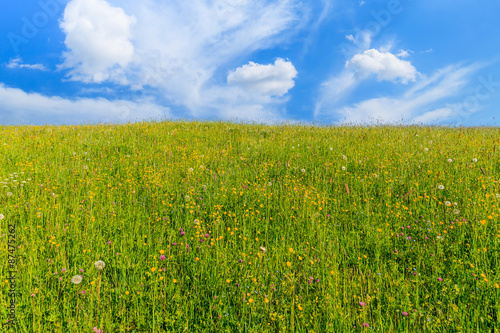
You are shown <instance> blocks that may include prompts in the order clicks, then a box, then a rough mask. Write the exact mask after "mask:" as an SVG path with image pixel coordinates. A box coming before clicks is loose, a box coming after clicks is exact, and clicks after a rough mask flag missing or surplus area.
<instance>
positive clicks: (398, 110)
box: [315, 64, 482, 124]
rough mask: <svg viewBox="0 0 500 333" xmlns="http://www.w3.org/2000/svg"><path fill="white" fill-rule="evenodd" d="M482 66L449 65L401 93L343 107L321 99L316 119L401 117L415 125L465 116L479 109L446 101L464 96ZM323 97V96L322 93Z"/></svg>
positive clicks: (385, 120) (389, 120) (383, 119)
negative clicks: (474, 74)
mask: <svg viewBox="0 0 500 333" xmlns="http://www.w3.org/2000/svg"><path fill="white" fill-rule="evenodd" d="M481 66H482V65H478V64H473V65H470V66H466V67H460V66H448V67H446V68H443V69H441V70H439V71H437V72H436V73H435V74H434V75H432V76H431V77H429V78H426V77H423V78H422V80H421V81H420V82H417V83H416V84H415V85H414V86H413V87H411V88H409V89H408V90H407V91H406V92H405V93H403V94H402V95H400V96H395V97H380V98H372V99H368V100H364V101H361V102H358V103H355V104H353V105H350V106H343V107H338V106H336V105H335V104H327V103H326V102H328V99H326V101H325V100H322V101H321V102H322V103H323V104H318V105H319V107H317V110H316V113H315V118H319V117H320V116H322V117H323V118H324V117H327V118H341V119H345V122H348V123H351V122H355V123H357V122H373V121H375V120H378V121H380V122H382V123H394V122H398V121H401V120H402V119H404V122H411V123H416V124H418V123H422V122H423V123H431V122H433V121H445V120H450V119H453V118H456V117H461V116H464V115H466V116H468V115H470V114H472V113H475V112H477V111H479V109H480V108H479V107H477V106H468V105H467V104H466V103H457V102H455V103H449V102H447V100H449V99H450V98H457V97H460V96H462V98H463V99H465V97H463V90H464V88H465V87H466V86H467V84H468V83H469V82H470V75H471V74H473V73H474V72H476V71H477V70H478V69H479V68H481ZM322 97H323V99H325V95H323V96H322ZM459 102H460V101H459ZM324 105H327V106H329V108H326V107H324ZM443 105H444V106H443Z"/></svg>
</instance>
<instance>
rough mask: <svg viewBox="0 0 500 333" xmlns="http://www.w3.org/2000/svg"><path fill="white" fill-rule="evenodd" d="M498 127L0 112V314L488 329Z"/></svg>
mask: <svg viewBox="0 0 500 333" xmlns="http://www.w3.org/2000/svg"><path fill="white" fill-rule="evenodd" d="M499 134H500V132H499V130H498V128H461V129H450V128H438V127H417V126H414V127H398V126H376V127H359V126H349V127H324V128H318V127H316V128H314V127H308V126H285V125H282V126H264V125H256V124H253V125H248V124H247V125H244V124H232V123H222V122H184V121H182V122H176V123H169V122H148V123H136V124H126V125H98V126H89V125H86V126H62V127H52V126H42V127H41V126H21V127H13V126H7V127H5V126H4V127H1V130H0V160H1V162H2V163H1V164H0V171H1V177H2V184H1V186H3V187H2V188H1V190H0V213H1V214H2V215H3V216H4V218H3V219H2V220H1V221H0V222H1V223H0V227H1V229H0V244H1V245H0V249H1V255H0V256H1V260H2V265H0V275H1V276H2V277H7V276H8V274H9V273H8V272H9V266H8V254H9V252H8V247H7V242H8V235H9V230H8V225H9V224H14V225H15V226H16V235H17V239H16V244H17V245H18V247H17V248H16V251H15V255H16V256H17V263H16V265H17V266H16V267H17V272H18V273H17V277H16V288H17V293H18V297H17V298H16V316H17V325H16V326H4V328H2V329H5V331H9V332H95V331H99V330H100V331H102V332H105V333H107V332H363V331H376V332H490V331H492V330H493V329H495V328H496V329H497V330H498V329H499V324H498V320H499V318H500V305H499V299H500V289H499V284H500V271H499V269H498V267H500V265H499V259H500V251H499V250H500V246H499V241H500V230H499V224H498V221H499V218H498V217H499V211H500V209H499V208H500V207H499V202H500V195H499V194H498V193H500V190H499V184H498V174H499V170H500V161H499V158H498V149H499V139H498V138H499V137H500V136H499ZM0 217H1V216H0ZM99 260H101V261H103V262H104V263H105V266H104V267H102V266H100V268H102V270H98V269H97V268H96V267H97V266H98V265H97V266H96V265H95V263H96V262H97V261H99ZM77 275H81V276H82V281H81V283H79V284H75V283H73V282H72V278H73V277H74V276H77ZM2 280H3V279H2ZM77 280H78V279H76V280H74V281H77ZM0 285H1V286H0V290H1V294H0V304H1V305H2V306H1V307H0V320H1V322H2V323H5V322H6V321H7V320H8V318H9V317H8V315H9V314H8V311H9V310H8V304H9V303H10V300H11V298H10V296H9V294H8V291H9V286H10V282H9V281H8V280H5V281H1V282H0Z"/></svg>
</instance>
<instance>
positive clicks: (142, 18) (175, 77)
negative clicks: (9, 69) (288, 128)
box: [65, 0, 307, 118]
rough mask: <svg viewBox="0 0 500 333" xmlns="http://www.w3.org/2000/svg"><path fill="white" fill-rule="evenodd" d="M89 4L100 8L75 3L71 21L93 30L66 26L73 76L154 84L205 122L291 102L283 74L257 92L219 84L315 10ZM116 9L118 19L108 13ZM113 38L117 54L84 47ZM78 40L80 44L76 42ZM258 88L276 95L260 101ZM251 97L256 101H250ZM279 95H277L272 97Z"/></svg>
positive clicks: (285, 4) (148, 0)
mask: <svg viewBox="0 0 500 333" xmlns="http://www.w3.org/2000/svg"><path fill="white" fill-rule="evenodd" d="M89 2H92V3H95V2H98V3H100V5H99V6H91V5H86V2H85V3H84V1H83V0H72V1H71V2H70V5H71V4H73V6H74V7H75V8H74V9H72V10H70V11H69V13H73V12H76V13H77V14H74V15H73V16H71V17H72V18H71V19H68V20H67V21H68V22H70V21H71V22H81V25H82V26H83V27H86V28H83V27H82V28H79V27H80V26H77V28H75V29H74V31H73V32H70V31H69V30H68V29H65V32H66V33H67V41H68V42H69V44H68V42H67V45H68V48H69V49H70V53H69V57H68V58H67V60H66V63H65V65H66V67H71V68H73V69H72V72H70V74H71V75H72V79H75V80H81V81H84V82H100V81H104V80H111V81H114V82H118V83H127V84H129V85H130V87H131V88H132V89H142V88H143V87H144V86H150V87H151V88H153V89H156V90H157V92H158V94H159V95H161V96H162V98H164V99H165V100H167V101H168V102H169V103H171V104H172V105H176V106H181V107H184V108H187V110H189V112H190V113H191V116H193V117H197V118H198V117H200V116H201V115H203V114H207V113H219V110H224V109H230V108H237V107H239V106H240V105H241V104H238V103H243V101H245V103H247V104H244V105H243V106H244V107H245V108H246V110H249V112H256V113H257V111H256V110H259V107H262V108H263V109H266V110H268V111H269V110H270V112H271V113H272V112H274V114H279V112H280V111H279V110H280V109H279V105H280V103H283V101H285V100H286V99H283V98H281V97H280V94H282V93H284V92H285V90H286V87H287V84H286V79H285V77H286V76H284V77H283V78H279V77H278V78H277V81H276V82H274V83H272V82H271V81H272V79H271V77H269V79H268V80H266V79H264V78H263V79H262V81H261V82H260V83H255V84H254V85H251V84H249V83H248V82H246V84H249V85H250V86H252V88H255V89H257V90H255V91H248V92H246V91H244V90H243V89H242V88H241V86H238V85H237V84H229V85H228V83H227V82H218V81H217V80H216V79H215V77H216V76H215V75H216V74H217V73H220V72H227V71H228V70H230V69H234V68H235V66H234V63H235V61H238V60H239V59H245V57H247V56H248V55H250V54H251V53H252V52H254V51H256V50H260V49H266V48H269V47H274V46H276V45H277V44H279V43H282V42H287V41H288V40H289V39H290V38H289V37H290V36H291V35H292V34H294V33H296V32H297V31H299V30H300V29H302V28H303V27H304V24H305V21H306V20H307V19H305V18H304V17H303V15H302V14H303V13H304V12H307V9H306V6H305V5H303V4H301V3H300V2H299V0H278V1H272V2H270V1H267V0H254V1H250V0H237V1H230V0H219V1H181V0H172V1H160V0H144V1H135V0H134V1H133V0H124V1H118V0H109V1H108V2H105V1H104V0H91V1H89ZM76 4H78V6H76ZM112 6H113V7H112ZM118 7H120V8H118ZM109 11H113V12H114V15H109V14H103V13H108V12H109ZM118 11H119V12H118ZM99 13H100V14H99ZM125 13H127V14H125ZM65 17H66V16H65ZM98 17H99V18H100V19H99V20H98V22H95V24H92V25H88V27H87V25H85V24H84V23H86V22H88V21H91V22H93V20H94V19H95V18H98ZM132 17H133V18H134V19H135V21H134V22H135V23H134V24H133V25H132V23H133V22H132V21H133V20H132ZM110 18H111V19H110ZM65 21H66V18H65ZM75 31H77V32H76V33H75ZM96 34H98V35H99V36H95V35H96ZM71 36H73V37H72V38H70V37H71ZM100 36H107V37H104V38H103V37H100ZM108 38H109V39H110V40H111V41H114V42H115V44H116V45H115V47H113V48H112V49H113V50H116V51H117V53H116V54H115V53H113V52H112V51H113V50H108V48H107V47H103V49H101V48H94V46H97V42H95V43H92V45H91V46H92V47H90V48H91V50H86V49H85V48H84V46H85V47H87V48H88V46H86V45H87V44H85V43H83V41H88V40H99V41H103V40H104V39H108ZM73 39H76V41H74V42H73V44H71V43H70V42H71V41H73ZM72 45H73V46H72ZM120 49H121V51H118V50H120ZM78 50H79V51H78ZM77 51H78V52H77ZM247 61H248V60H246V61H245V62H244V63H247ZM244 63H240V64H239V66H241V65H243V64H244ZM278 65H279V64H278ZM274 66H276V64H275V65H274ZM236 67H237V66H236ZM285 67H286V66H285ZM281 75H284V74H283V73H282V74H281ZM217 77H218V78H220V75H219V76H217ZM242 82H243V81H242ZM242 82H240V83H242ZM233 83H235V82H233ZM266 84H267V85H266ZM273 84H276V86H273ZM288 85H290V81H289V82H288ZM292 86H293V85H292ZM234 88H238V89H237V92H236V93H235V96H232V95H231V93H229V92H230V91H233V90H234ZM290 88H291V87H290ZM290 88H288V89H290ZM256 91H259V92H260V94H266V93H267V94H270V95H268V96H267V97H266V96H261V97H260V98H258V99H257V100H258V102H255V101H253V100H252V99H251V98H250V96H251V95H253V94H255V93H256ZM245 94H246V95H248V96H246V97H244V96H243V95H245ZM273 94H276V96H274V97H272V98H271V95H273ZM236 96H238V97H236ZM251 110H254V111H251ZM211 116H214V114H211ZM215 116H217V114H216V115H215Z"/></svg>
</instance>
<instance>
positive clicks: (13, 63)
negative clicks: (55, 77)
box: [6, 57, 47, 71]
mask: <svg viewBox="0 0 500 333" xmlns="http://www.w3.org/2000/svg"><path fill="white" fill-rule="evenodd" d="M6 66H7V68H10V69H16V68H27V69H35V70H40V71H46V70H47V68H46V67H45V66H44V65H42V64H33V65H29V64H23V61H22V60H21V58H19V57H18V58H15V59H11V60H10V61H9V63H7V64H6Z"/></svg>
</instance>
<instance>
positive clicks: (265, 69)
mask: <svg viewBox="0 0 500 333" xmlns="http://www.w3.org/2000/svg"><path fill="white" fill-rule="evenodd" d="M295 76H297V70H296V69H295V67H294V66H293V64H292V63H291V62H289V61H285V60H283V59H277V60H276V61H275V63H274V65H260V64H256V63H254V62H252V61H250V63H249V64H248V65H243V66H241V67H239V68H237V69H236V70H235V71H232V72H230V73H229V75H228V76H227V82H228V83H229V84H234V85H236V86H239V87H241V88H243V89H245V90H248V91H251V92H257V93H261V94H266V95H271V96H273V95H276V96H283V95H284V94H286V93H287V92H288V90H290V89H291V88H293V86H294V85H295V82H294V81H293V79H294V78H295Z"/></svg>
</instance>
